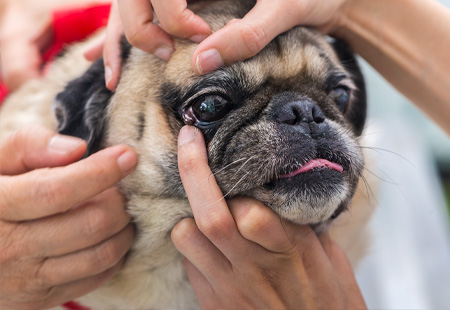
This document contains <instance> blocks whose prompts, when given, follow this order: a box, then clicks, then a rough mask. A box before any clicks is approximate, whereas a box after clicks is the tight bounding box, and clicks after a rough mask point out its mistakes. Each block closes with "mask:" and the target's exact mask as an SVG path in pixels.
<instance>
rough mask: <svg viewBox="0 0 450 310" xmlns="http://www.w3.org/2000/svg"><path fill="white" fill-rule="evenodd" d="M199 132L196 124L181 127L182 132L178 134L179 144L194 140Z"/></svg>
mask: <svg viewBox="0 0 450 310" xmlns="http://www.w3.org/2000/svg"><path fill="white" fill-rule="evenodd" d="M197 133H198V129H197V128H196V127H194V126H184V127H183V128H181V130H180V134H179V135H178V146H182V145H184V144H188V143H191V142H192V141H194V139H195V136H196V135H197Z"/></svg>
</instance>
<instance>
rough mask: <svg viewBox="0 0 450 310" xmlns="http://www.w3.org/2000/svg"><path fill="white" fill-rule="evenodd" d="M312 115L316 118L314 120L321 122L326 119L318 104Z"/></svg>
mask: <svg viewBox="0 0 450 310" xmlns="http://www.w3.org/2000/svg"><path fill="white" fill-rule="evenodd" d="M312 116H313V119H314V122H316V123H318V124H320V123H323V122H324V121H325V116H324V115H323V112H322V110H321V109H320V108H319V107H318V106H314V107H313V110H312Z"/></svg>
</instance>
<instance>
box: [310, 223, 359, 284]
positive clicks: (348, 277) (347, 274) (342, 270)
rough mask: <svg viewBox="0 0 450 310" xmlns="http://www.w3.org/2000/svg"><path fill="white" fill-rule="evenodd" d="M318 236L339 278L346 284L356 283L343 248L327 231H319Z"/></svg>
mask: <svg viewBox="0 0 450 310" xmlns="http://www.w3.org/2000/svg"><path fill="white" fill-rule="evenodd" d="M318 237H319V240H320V243H321V244H322V247H323V249H324V251H325V254H326V255H327V257H328V258H329V260H330V262H331V265H332V266H333V268H334V270H335V272H336V274H337V275H338V277H339V279H341V281H343V282H345V283H347V284H351V283H356V279H355V276H354V274H353V269H352V266H351V264H350V261H349V260H348V258H347V255H346V254H345V252H344V250H342V248H341V247H340V246H339V245H338V244H337V243H336V242H335V241H333V240H332V239H331V237H330V234H329V233H328V232H327V231H326V232H323V233H321V234H320V235H319V236H318ZM356 286H357V285H356Z"/></svg>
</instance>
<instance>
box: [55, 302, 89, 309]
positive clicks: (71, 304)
mask: <svg viewBox="0 0 450 310" xmlns="http://www.w3.org/2000/svg"><path fill="white" fill-rule="evenodd" d="M62 307H63V308H66V309H67V310H91V308H88V307H85V306H83V305H80V304H79V303H77V302H76V301H69V302H66V303H65V304H64V305H62Z"/></svg>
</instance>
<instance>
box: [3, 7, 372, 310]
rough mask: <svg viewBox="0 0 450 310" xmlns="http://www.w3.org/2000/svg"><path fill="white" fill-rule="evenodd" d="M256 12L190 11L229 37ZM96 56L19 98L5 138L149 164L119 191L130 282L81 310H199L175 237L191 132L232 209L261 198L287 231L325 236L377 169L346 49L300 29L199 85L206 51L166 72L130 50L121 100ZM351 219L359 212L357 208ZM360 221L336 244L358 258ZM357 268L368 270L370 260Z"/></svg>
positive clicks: (78, 54)
mask: <svg viewBox="0 0 450 310" xmlns="http://www.w3.org/2000/svg"><path fill="white" fill-rule="evenodd" d="M253 5H254V1H213V2H197V3H195V4H194V5H192V6H191V9H192V10H193V11H194V12H195V13H196V14H198V15H199V16H201V17H202V18H204V19H205V20H206V21H207V22H208V23H209V24H210V25H211V27H212V29H213V30H218V29H219V28H221V27H223V26H224V25H225V24H226V23H227V22H228V21H230V20H231V19H234V18H242V17H243V16H244V15H245V14H246V12H248V11H249V10H250V9H251V8H252V7H253ZM85 44H87V43H82V44H79V45H77V46H74V47H72V48H71V49H69V50H68V51H67V52H66V53H65V55H64V56H62V57H61V58H60V59H58V60H57V61H56V63H55V64H54V65H53V68H52V69H51V70H50V73H49V74H48V75H47V76H46V77H45V78H43V79H41V80H35V81H32V82H30V83H28V84H27V85H25V86H24V87H23V88H22V89H21V90H19V91H17V92H16V93H14V94H12V95H11V97H10V98H9V99H8V101H7V102H6V103H5V105H4V107H3V109H2V110H1V114H0V135H1V136H5V135H7V134H8V133H10V132H12V131H13V130H15V129H16V128H17V127H20V126H22V125H25V124H27V123H32V122H33V123H36V122H37V123H40V124H42V125H44V126H46V127H48V128H52V129H55V128H57V130H58V131H59V132H60V133H62V134H66V135H73V136H77V137H80V138H83V139H85V140H86V141H87V143H88V153H87V154H86V155H89V154H91V153H93V152H96V151H97V150H99V149H102V148H105V147H107V146H110V145H114V144H122V143H125V144H128V145H130V146H132V147H133V148H134V149H135V150H136V151H137V153H138V154H139V164H138V166H137V168H136V170H135V171H134V172H133V173H132V174H131V175H129V176H128V177H127V178H125V179H124V180H123V181H122V182H121V184H120V187H121V190H122V192H123V194H124V195H125V197H126V201H127V210H128V212H129V214H130V215H131V216H132V218H133V221H134V223H135V224H136V228H137V237H136V241H135V243H134V246H133V247H132V249H131V251H130V253H129V257H128V259H127V262H126V264H125V266H124V267H123V269H122V270H121V272H120V273H119V274H117V275H116V276H115V277H114V278H113V279H112V280H110V281H109V282H108V283H107V284H106V285H105V286H103V287H101V288H99V289H97V290H95V291H94V292H92V293H90V294H88V295H86V296H83V297H82V298H80V299H78V300H77V302H78V303H79V304H81V305H83V306H87V307H89V308H91V309H193V308H197V307H198V304H197V301H196V298H195V295H194V293H193V291H192V289H191V287H190V285H189V282H188V280H187V277H186V275H185V272H184V269H183V264H182V257H181V255H180V254H179V253H178V252H177V251H176V249H175V247H174V246H173V244H172V243H171V240H170V232H171V230H172V228H173V227H174V225H175V224H176V223H177V222H178V221H179V220H180V219H182V218H185V217H190V216H192V211H191V209H190V206H189V204H188V201H187V198H186V194H185V191H184V189H183V186H182V183H181V179H180V177H179V174H178V168H177V136H178V132H179V130H180V129H181V127H182V126H183V125H192V126H196V127H197V128H199V129H200V131H201V132H202V133H203V135H204V137H205V141H206V144H207V152H208V158H209V165H210V167H211V169H212V171H213V173H214V176H215V178H216V180H217V182H218V184H219V186H220V188H221V189H222V191H223V193H224V195H225V196H226V197H235V196H249V197H253V198H256V199H258V200H260V201H262V202H263V203H264V204H266V205H267V206H268V207H270V208H271V209H272V210H273V211H274V212H276V213H277V214H278V215H279V216H280V217H281V218H283V219H285V220H287V221H291V222H294V223H298V224H308V225H312V226H313V227H314V228H315V229H316V230H317V231H319V230H322V229H327V227H329V226H330V224H331V223H332V222H335V221H339V219H341V218H343V217H344V218H345V214H348V213H349V212H344V211H346V210H348V209H349V207H350V202H351V200H352V197H353V196H354V194H355V192H356V190H357V185H358V183H359V182H360V179H361V176H362V173H363V167H364V160H363V155H362V151H361V147H360V145H359V143H358V137H359V136H360V135H361V133H362V131H363V128H364V123H365V118H366V95H365V86H364V81H363V77H362V75H361V72H360V70H359V68H358V64H357V62H356V60H355V57H354V55H353V53H352V52H351V51H350V49H349V48H348V47H347V45H346V44H345V43H343V42H341V41H339V40H334V39H330V38H328V37H325V36H324V35H322V34H321V33H319V32H318V31H316V30H314V29H311V28H304V27H296V28H294V29H292V30H290V31H288V32H286V33H284V34H281V35H279V36H278V37H276V38H275V39H274V40H273V41H272V42H271V43H270V44H269V45H268V46H267V47H266V48H264V50H262V51H261V52H260V53H259V54H258V55H256V56H254V57H253V58H251V59H248V60H245V61H241V62H237V63H235V64H232V65H230V66H228V67H223V68H221V69H219V70H216V71H214V72H212V73H209V74H207V75H204V76H197V75H195V73H194V72H193V70H192V69H191V62H190V59H191V55H192V53H193V51H194V49H195V47H196V44H195V43H193V42H190V41H187V40H182V39H176V51H175V53H174V54H173V56H172V58H171V59H170V61H168V62H164V61H162V60H160V59H158V58H156V57H154V56H153V55H150V54H147V53H145V52H143V51H141V50H139V49H136V48H134V47H131V46H130V45H129V44H127V43H126V42H125V41H124V42H123V44H122V55H121V57H122V63H123V69H122V70H123V71H122V75H121V79H120V83H119V85H118V87H117V90H116V91H115V92H111V91H109V90H108V89H107V88H106V87H105V81H104V68H103V62H102V60H98V61H97V62H95V63H93V64H91V63H89V62H87V61H86V60H84V58H83V56H82V51H83V50H84V46H85ZM52 102H54V104H53V108H52V107H51V105H52ZM363 196H364V194H361V195H360V197H363ZM363 198H364V197H363ZM362 200H363V201H365V200H364V199H362ZM363 209H365V210H364V211H363V212H362V214H365V213H367V212H366V211H367V210H369V208H363ZM352 210H354V211H352V214H353V215H354V214H358V212H360V211H358V208H356V206H355V204H353V206H352ZM342 213H344V214H342ZM341 214H342V215H341ZM338 217H339V218H338ZM337 218H338V219H337ZM357 218H358V219H359V221H360V222H361V225H358V224H356V225H355V224H354V223H353V224H351V225H338V230H337V231H336V232H333V231H332V235H333V236H335V238H337V239H338V241H340V240H344V241H343V243H345V242H349V243H350V244H352V245H353V246H354V245H355V244H356V243H357V242H353V241H354V240H355V235H358V236H360V235H361V234H362V232H361V227H360V226H362V224H363V223H364V222H365V221H366V219H367V216H365V215H362V216H359V217H357ZM331 226H333V225H331ZM341 244H342V243H341ZM357 247H359V246H357ZM347 254H348V253H347ZM350 256H351V259H352V260H353V261H355V260H356V259H355V257H357V256H358V255H353V256H352V255H350Z"/></svg>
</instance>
